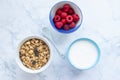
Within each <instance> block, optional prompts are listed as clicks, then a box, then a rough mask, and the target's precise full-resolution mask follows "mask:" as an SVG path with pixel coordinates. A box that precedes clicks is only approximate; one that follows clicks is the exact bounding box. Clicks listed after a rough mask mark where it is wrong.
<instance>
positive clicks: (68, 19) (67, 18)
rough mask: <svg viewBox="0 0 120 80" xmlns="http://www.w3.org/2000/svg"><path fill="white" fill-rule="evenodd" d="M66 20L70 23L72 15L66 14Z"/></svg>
mask: <svg viewBox="0 0 120 80" xmlns="http://www.w3.org/2000/svg"><path fill="white" fill-rule="evenodd" d="M66 21H67V22H68V23H71V22H72V21H73V17H72V16H71V15H68V16H67V17H66Z"/></svg>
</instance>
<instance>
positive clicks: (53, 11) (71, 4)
mask: <svg viewBox="0 0 120 80" xmlns="http://www.w3.org/2000/svg"><path fill="white" fill-rule="evenodd" d="M66 3H67V4H70V6H71V7H72V8H73V9H74V11H75V13H76V14H78V15H79V16H80V20H79V21H78V22H77V24H76V27H75V28H73V29H70V30H68V31H65V30H58V29H57V28H56V27H55V25H54V22H53V18H54V16H55V13H56V11H57V9H58V8H60V7H63V5H64V4H66ZM49 17H50V22H51V24H52V26H53V27H54V28H55V29H56V30H57V31H59V32H62V33H71V32H73V31H75V30H77V29H78V28H79V27H80V25H81V23H82V19H83V15H82V12H81V10H80V8H79V7H78V6H77V5H76V4H74V3H73V2H70V1H61V2H58V3H56V4H55V5H54V6H53V7H52V9H51V11H50V16H49Z"/></svg>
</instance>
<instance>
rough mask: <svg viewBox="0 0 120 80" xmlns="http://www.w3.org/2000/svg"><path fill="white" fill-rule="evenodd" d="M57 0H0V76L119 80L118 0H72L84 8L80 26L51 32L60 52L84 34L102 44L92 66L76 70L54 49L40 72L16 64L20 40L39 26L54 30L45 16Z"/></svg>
mask: <svg viewBox="0 0 120 80" xmlns="http://www.w3.org/2000/svg"><path fill="white" fill-rule="evenodd" d="M58 1H60V0H0V42H1V43H0V79H2V80H120V5H119V3H120V0H71V1H74V3H76V4H77V5H79V7H80V8H81V10H82V12H83V17H84V20H83V23H82V25H81V28H79V29H78V30H77V31H76V32H75V33H73V34H69V35H62V37H61V35H57V34H53V37H54V39H53V40H54V42H55V43H56V45H57V47H58V48H59V51H60V52H61V53H62V54H65V51H66V49H67V46H68V45H69V44H70V42H71V41H73V40H75V39H77V38H81V37H87V38H90V39H93V40H94V41H96V42H97V44H98V45H99V47H100V48H101V59H100V62H99V64H98V65H97V66H95V67H94V68H92V69H90V70H86V71H78V70H76V69H74V68H73V67H71V66H70V65H69V64H68V62H67V61H66V60H65V59H63V58H61V56H59V55H58V53H57V52H56V50H55V49H54V59H53V62H52V64H51V65H50V66H49V68H48V69H47V70H45V71H44V72H42V73H39V74H28V73H25V72H24V71H22V70H21V69H20V68H19V67H18V65H17V64H16V62H15V58H16V54H17V53H16V50H17V46H18V44H19V42H20V41H21V40H23V39H24V38H25V37H27V36H31V35H40V33H41V29H42V27H49V28H50V29H51V31H52V32H53V33H54V30H53V29H52V28H51V25H50V22H49V18H48V17H49V11H50V8H51V7H52V6H53V5H54V4H55V3H57V2H58ZM55 36H56V38H55ZM59 37H61V38H59ZM58 40H59V41H58ZM53 48H54V47H53Z"/></svg>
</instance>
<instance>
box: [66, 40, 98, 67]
mask: <svg viewBox="0 0 120 80" xmlns="http://www.w3.org/2000/svg"><path fill="white" fill-rule="evenodd" d="M97 56H98V51H97V48H96V47H95V45H93V44H92V43H91V42H89V41H87V40H80V41H77V42H75V43H74V44H73V45H72V46H71V48H70V51H69V55H68V58H69V60H70V62H71V63H72V65H74V66H75V67H77V68H80V69H85V68H89V67H91V66H92V65H94V64H95V62H96V60H97Z"/></svg>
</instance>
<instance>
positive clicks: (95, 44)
mask: <svg viewBox="0 0 120 80" xmlns="http://www.w3.org/2000/svg"><path fill="white" fill-rule="evenodd" d="M77 41H88V42H89V43H91V44H92V45H93V46H95V47H96V49H97V54H98V55H97V59H96V61H95V63H94V64H93V65H91V66H89V67H87V68H80V67H79V68H78V67H76V66H75V65H73V64H72V62H71V60H70V59H69V51H70V48H71V46H72V45H73V44H74V43H76V42H77ZM66 57H67V60H68V62H69V64H70V65H72V66H73V67H74V68H76V69H78V70H88V69H91V68H93V67H95V66H96V65H97V64H98V62H99V61H100V57H101V51H100V48H99V46H98V44H97V43H96V42H95V41H93V40H92V39H89V38H79V39H76V40H74V41H73V42H72V43H71V44H70V45H69V47H68V49H67V52H66Z"/></svg>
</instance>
